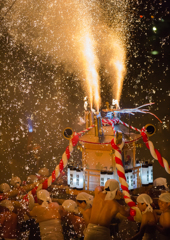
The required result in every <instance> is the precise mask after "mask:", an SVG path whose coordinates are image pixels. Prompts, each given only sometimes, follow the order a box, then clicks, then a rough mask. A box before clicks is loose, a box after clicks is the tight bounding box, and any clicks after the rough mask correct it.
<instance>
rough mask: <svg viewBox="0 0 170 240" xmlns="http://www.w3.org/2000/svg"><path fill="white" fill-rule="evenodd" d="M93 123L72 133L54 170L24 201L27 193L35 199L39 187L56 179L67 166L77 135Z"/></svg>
mask: <svg viewBox="0 0 170 240" xmlns="http://www.w3.org/2000/svg"><path fill="white" fill-rule="evenodd" d="M93 127H94V125H92V126H91V127H89V128H87V129H85V130H83V131H81V132H79V133H75V132H74V133H73V136H72V138H71V139H70V141H69V145H68V146H67V148H66V150H65V152H64V153H63V155H62V158H61V160H60V162H59V164H58V165H57V166H56V168H55V170H54V171H53V172H52V175H51V176H50V177H49V178H48V179H46V180H45V181H44V182H43V183H41V184H39V185H38V186H36V187H35V188H33V189H32V190H31V191H30V192H28V194H26V195H25V196H24V198H23V200H24V201H25V202H28V195H30V194H32V195H33V197H34V200H35V201H37V197H36V192H37V191H39V190H41V189H47V188H48V187H49V186H51V184H52V183H53V182H54V181H55V180H56V178H58V177H59V175H60V173H61V172H62V171H63V169H64V168H65V167H66V166H67V163H68V160H69V158H70V156H71V153H72V152H73V147H75V146H76V145H77V143H78V141H79V136H81V135H82V134H84V133H85V132H87V131H89V130H90V129H92V128H93Z"/></svg>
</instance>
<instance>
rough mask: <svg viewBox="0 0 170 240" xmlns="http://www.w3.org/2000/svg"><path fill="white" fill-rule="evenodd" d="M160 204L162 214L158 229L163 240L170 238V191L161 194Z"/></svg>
mask: <svg viewBox="0 0 170 240" xmlns="http://www.w3.org/2000/svg"><path fill="white" fill-rule="evenodd" d="M158 205H159V208H160V210H161V211H162V214H161V216H160V218H159V225H158V226H157V229H158V231H159V232H160V233H161V235H162V237H161V239H162V240H166V239H167V240H168V239H170V193H162V194H161V195H160V196H159V200H158Z"/></svg>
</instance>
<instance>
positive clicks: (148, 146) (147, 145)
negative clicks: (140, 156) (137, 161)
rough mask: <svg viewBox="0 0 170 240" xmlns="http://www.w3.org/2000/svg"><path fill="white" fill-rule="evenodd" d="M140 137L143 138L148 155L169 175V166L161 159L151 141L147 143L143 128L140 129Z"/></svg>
mask: <svg viewBox="0 0 170 240" xmlns="http://www.w3.org/2000/svg"><path fill="white" fill-rule="evenodd" d="M141 135H142V137H143V141H144V143H145V145H146V147H147V148H148V149H149V150H150V153H151V155H152V157H153V158H154V159H156V160H158V162H159V164H160V165H161V166H162V167H163V168H165V170H166V172H167V173H169V174H170V166H169V164H168V162H167V160H166V159H165V158H163V157H162V156H161V154H160V152H159V151H158V150H157V149H155V148H154V145H153V143H152V142H151V141H148V136H147V134H146V129H145V127H143V128H142V130H141Z"/></svg>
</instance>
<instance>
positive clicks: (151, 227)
mask: <svg viewBox="0 0 170 240" xmlns="http://www.w3.org/2000/svg"><path fill="white" fill-rule="evenodd" d="M144 215H145V216H144ZM143 217H144V219H145V220H144V222H145V224H146V229H145V232H146V233H149V234H152V233H153V232H155V228H156V223H157V219H156V216H155V214H154V213H153V212H147V213H145V214H143V216H142V218H143ZM141 226H142V224H141Z"/></svg>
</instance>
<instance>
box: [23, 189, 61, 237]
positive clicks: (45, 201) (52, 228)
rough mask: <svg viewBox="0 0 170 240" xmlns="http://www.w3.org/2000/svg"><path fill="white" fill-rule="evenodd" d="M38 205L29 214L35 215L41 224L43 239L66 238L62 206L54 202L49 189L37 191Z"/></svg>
mask: <svg viewBox="0 0 170 240" xmlns="http://www.w3.org/2000/svg"><path fill="white" fill-rule="evenodd" d="M37 199H38V204H39V205H38V206H35V207H34V208H33V209H32V211H30V212H28V213H27V214H28V216H30V217H34V218H35V219H36V221H37V222H38V223H39V226H40V234H41V239H42V240H49V239H50V240H64V237H63V230H62V225H61V207H60V206H59V204H58V203H56V202H52V201H51V198H50V194H49V192H48V191H47V190H44V189H42V190H39V191H38V192H37Z"/></svg>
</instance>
